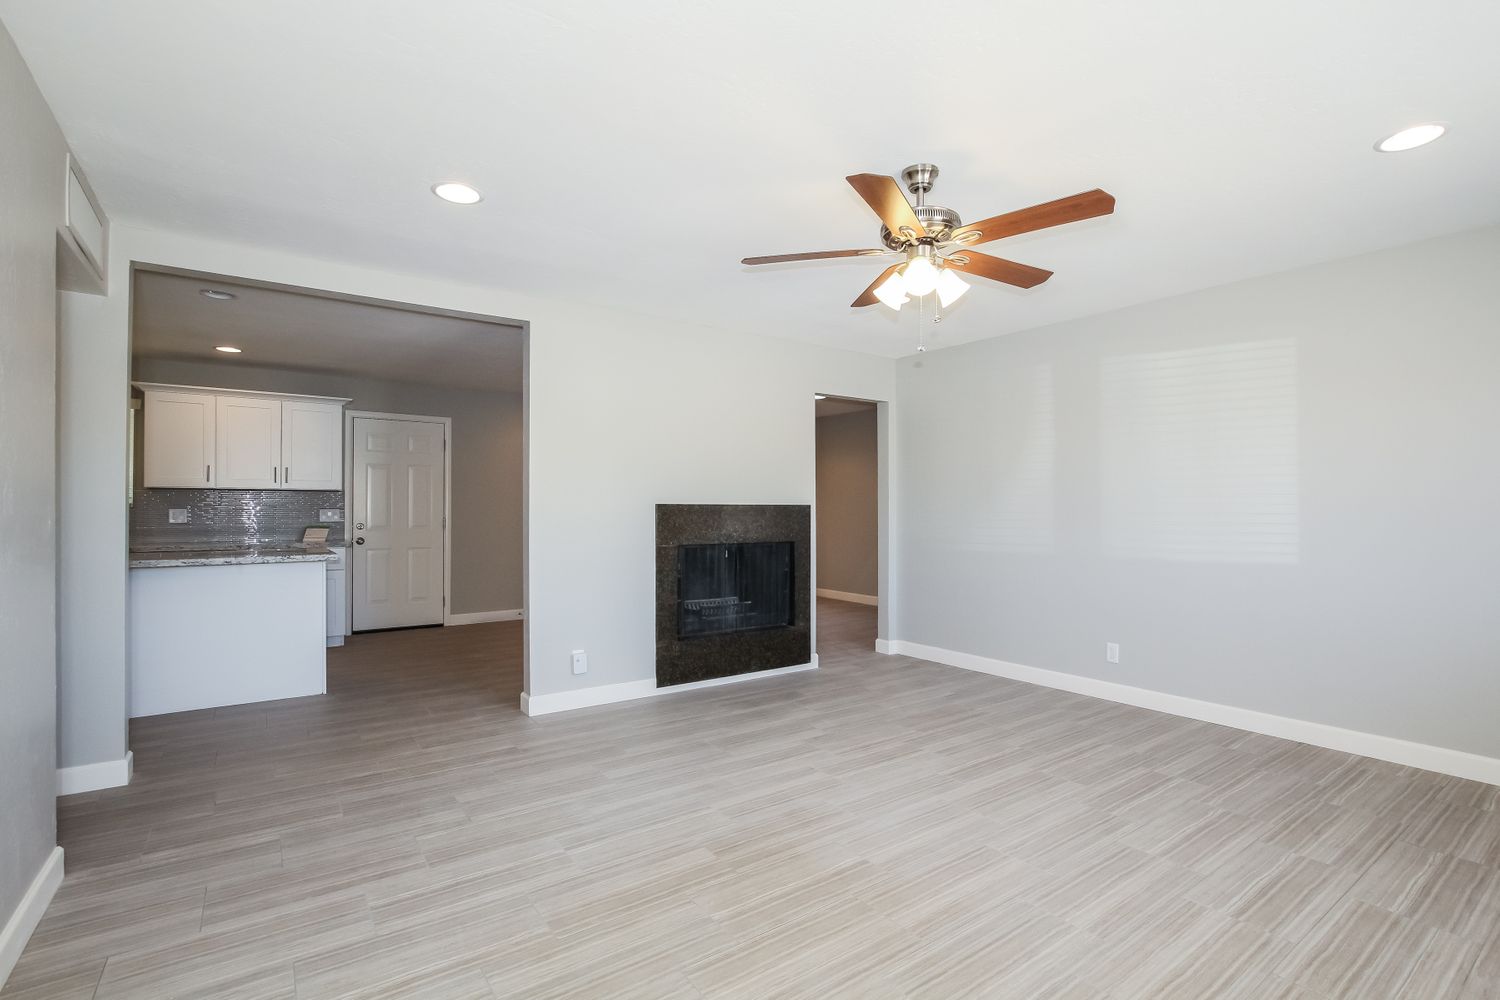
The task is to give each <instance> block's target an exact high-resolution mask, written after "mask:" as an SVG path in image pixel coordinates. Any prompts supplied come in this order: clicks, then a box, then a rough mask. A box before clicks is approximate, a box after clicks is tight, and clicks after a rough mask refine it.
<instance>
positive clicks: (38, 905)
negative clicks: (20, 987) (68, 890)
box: [0, 847, 63, 987]
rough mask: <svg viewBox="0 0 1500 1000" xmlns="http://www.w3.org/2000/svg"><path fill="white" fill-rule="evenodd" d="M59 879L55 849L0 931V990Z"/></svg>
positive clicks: (57, 849) (59, 861) (60, 851)
mask: <svg viewBox="0 0 1500 1000" xmlns="http://www.w3.org/2000/svg"><path fill="white" fill-rule="evenodd" d="M62 879H63V849H62V848H61V847H54V848H52V853H51V854H49V855H47V860H46V861H43V862H42V867H41V868H40V869H39V870H38V871H37V873H36V878H34V879H32V880H31V885H30V886H28V887H27V889H26V894H25V895H23V896H22V897H21V901H20V902H19V903H17V904H16V908H15V911H14V912H13V913H11V915H10V919H9V920H7V921H6V922H5V929H4V930H0V987H3V986H4V985H5V981H6V980H7V979H9V978H10V972H11V970H12V969H14V968H15V967H16V962H17V961H19V960H20V958H21V952H22V951H24V950H25V948H26V942H27V941H29V940H31V932H32V931H34V930H36V925H37V924H39V923H41V921H42V914H43V913H46V912H47V905H48V904H49V903H51V902H52V896H53V894H54V893H56V892H57V887H58V886H59V885H61V884H62Z"/></svg>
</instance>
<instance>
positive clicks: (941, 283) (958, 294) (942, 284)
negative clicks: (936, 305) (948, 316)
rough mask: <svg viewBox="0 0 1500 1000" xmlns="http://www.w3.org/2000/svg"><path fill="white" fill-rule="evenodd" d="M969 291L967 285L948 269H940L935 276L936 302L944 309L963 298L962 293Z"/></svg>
mask: <svg viewBox="0 0 1500 1000" xmlns="http://www.w3.org/2000/svg"><path fill="white" fill-rule="evenodd" d="M968 290H969V283H968V282H967V281H965V280H964V279H962V278H960V277H959V276H958V275H957V274H956V273H954V272H953V271H951V270H949V269H948V268H946V267H945V268H942V269H941V270H939V271H938V276H937V295H938V301H939V302H941V303H942V304H943V308H944V309H946V308H948V307H949V306H951V305H952V304H953V303H955V302H957V301H958V300H959V299H960V298H962V297H963V294H964V292H967V291H968Z"/></svg>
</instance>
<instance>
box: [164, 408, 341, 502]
mask: <svg viewBox="0 0 1500 1000" xmlns="http://www.w3.org/2000/svg"><path fill="white" fill-rule="evenodd" d="M137 385H138V387H139V388H140V389H141V390H142V391H143V392H144V393H145V395H146V433H145V436H144V440H143V443H142V444H143V451H144V454H143V456H142V466H143V471H144V481H145V485H146V486H147V487H187V488H198V489H202V488H204V487H214V488H218V489H229V490H284V489H292V490H341V489H343V488H344V403H346V402H348V400H344V399H333V398H324V397H314V396H290V395H284V394H283V395H278V394H274V393H265V394H257V393H249V392H233V391H229V390H222V389H221V390H215V389H206V388H198V387H196V386H163V385H157V384H152V383H137Z"/></svg>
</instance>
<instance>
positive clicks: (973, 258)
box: [943, 250, 1052, 288]
mask: <svg viewBox="0 0 1500 1000" xmlns="http://www.w3.org/2000/svg"><path fill="white" fill-rule="evenodd" d="M943 264H944V265H945V266H946V267H951V268H953V269H954V270H955V271H962V272H963V273H964V274H972V275H975V276H976V277H980V278H989V279H990V280H991V281H1003V282H1005V283H1006V284H1007V285H1015V286H1016V287H1017V288H1031V287H1033V286H1035V285H1040V284H1041V283H1042V282H1044V281H1046V280H1047V279H1048V278H1050V277H1052V272H1051V271H1044V270H1042V269H1041V268H1039V267H1032V266H1031V265H1030V264H1017V263H1016V262H1015V261H1013V260H1005V259H1003V258H1001V257H991V256H990V255H989V254H987V253H979V252H978V251H977V250H960V251H959V252H958V253H956V254H954V255H953V256H951V257H948V258H947V259H945V260H944V261H943Z"/></svg>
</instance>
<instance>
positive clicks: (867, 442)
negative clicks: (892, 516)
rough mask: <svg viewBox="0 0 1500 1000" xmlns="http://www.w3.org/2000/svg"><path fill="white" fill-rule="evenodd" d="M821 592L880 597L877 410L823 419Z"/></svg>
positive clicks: (820, 438)
mask: <svg viewBox="0 0 1500 1000" xmlns="http://www.w3.org/2000/svg"><path fill="white" fill-rule="evenodd" d="M817 446H818V473H817V474H818V493H817V531H818V569H817V574H818V589H819V590H838V591H843V592H845V593H851V594H865V595H868V596H871V597H874V596H876V595H877V594H878V592H879V557H880V548H879V542H878V536H877V532H876V514H877V502H876V501H877V492H876V491H877V490H878V489H879V481H880V480H879V474H878V469H879V461H878V451H877V435H876V428H875V407H874V406H871V407H869V408H868V409H865V410H859V411H857V412H854V413H841V414H838V415H837V416H830V417H818V418H817Z"/></svg>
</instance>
